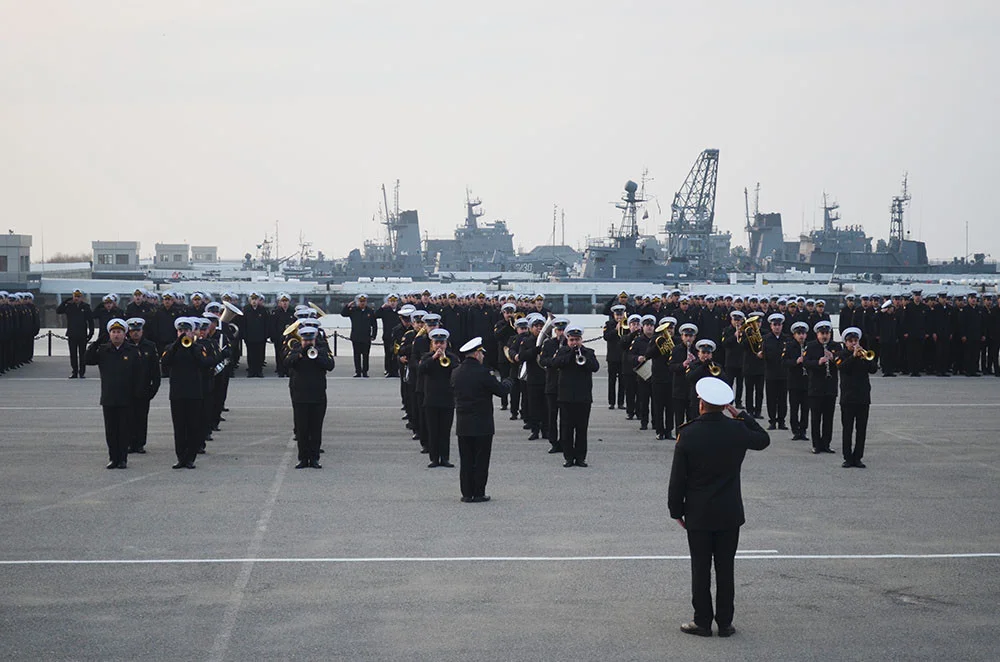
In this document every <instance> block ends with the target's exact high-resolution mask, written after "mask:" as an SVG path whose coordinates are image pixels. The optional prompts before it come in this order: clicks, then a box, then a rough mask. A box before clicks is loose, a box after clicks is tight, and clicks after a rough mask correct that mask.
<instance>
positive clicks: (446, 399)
mask: <svg viewBox="0 0 1000 662" xmlns="http://www.w3.org/2000/svg"><path fill="white" fill-rule="evenodd" d="M445 356H447V357H448V359H449V360H450V361H451V365H449V366H448V367H447V368H445V367H443V366H442V365H441V362H440V361H438V360H437V359H436V358H434V352H425V353H424V355H423V356H422V357H421V359H420V374H421V375H422V376H423V379H424V406H425V407H443V408H446V409H451V408H453V407H454V406H455V394H454V392H452V390H451V373H453V372H455V370H457V369H458V366H459V364H460V361H461V360H460V359H459V358H458V354H455V353H454V352H450V351H447V350H445Z"/></svg>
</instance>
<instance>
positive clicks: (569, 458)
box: [550, 325, 601, 467]
mask: <svg viewBox="0 0 1000 662" xmlns="http://www.w3.org/2000/svg"><path fill="white" fill-rule="evenodd" d="M552 368H553V369H555V370H557V371H558V389H559V392H558V395H557V399H558V401H559V418H560V422H561V428H562V430H561V432H560V434H559V443H560V446H559V447H560V448H561V449H562V452H563V459H564V460H565V462H564V463H563V466H564V467H572V466H577V467H586V466H587V429H588V427H589V425H590V409H591V405H592V403H593V401H594V392H593V391H594V385H593V374H594V373H595V372H597V371H598V370H600V369H601V364H600V363H599V362H598V360H597V355H596V354H595V353H594V350H592V349H590V348H589V347H584V345H583V329H582V328H581V327H579V326H575V325H574V326H567V327H566V342H565V344H560V346H559V349H558V350H557V351H556V354H555V357H554V358H553V359H552ZM550 434H552V435H553V436H554V435H555V433H554V432H550Z"/></svg>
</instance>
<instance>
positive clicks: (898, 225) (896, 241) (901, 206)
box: [889, 172, 910, 252]
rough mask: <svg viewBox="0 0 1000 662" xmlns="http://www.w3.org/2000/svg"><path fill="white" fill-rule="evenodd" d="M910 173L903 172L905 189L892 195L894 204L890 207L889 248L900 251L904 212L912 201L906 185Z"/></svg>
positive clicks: (902, 237)
mask: <svg viewBox="0 0 1000 662" xmlns="http://www.w3.org/2000/svg"><path fill="white" fill-rule="evenodd" d="M907 178H908V173H905V172H904V173H903V190H902V192H901V193H900V194H899V195H894V196H892V206H891V207H889V250H890V251H892V252H899V251H900V250H901V249H902V247H903V239H904V234H903V213H904V212H905V211H906V207H907V203H908V202H909V201H910V192H909V189H908V188H907V185H906V180H907Z"/></svg>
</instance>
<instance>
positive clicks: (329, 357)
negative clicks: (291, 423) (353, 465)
mask: <svg viewBox="0 0 1000 662" xmlns="http://www.w3.org/2000/svg"><path fill="white" fill-rule="evenodd" d="M317 334H318V331H317V330H316V328H315V327H302V328H300V329H299V337H300V338H302V343H301V345H300V346H299V347H297V348H296V349H293V350H291V351H289V352H288V354H287V355H286V356H285V369H286V370H288V377H289V382H288V384H289V390H290V391H291V396H292V416H293V417H294V419H295V432H296V439H297V440H298V445H299V463H298V464H296V465H295V468H296V469H305V468H306V467H312V468H313V469H322V468H323V467H322V465H321V464H320V463H319V449H320V446H321V444H322V442H323V419H324V418H325V417H326V373H328V372H330V371H331V370H333V365H334V362H333V354H332V353H331V352H330V346H329V345H327V344H326V343H322V344H317V342H316V336H317Z"/></svg>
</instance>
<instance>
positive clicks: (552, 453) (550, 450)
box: [549, 446, 562, 455]
mask: <svg viewBox="0 0 1000 662" xmlns="http://www.w3.org/2000/svg"><path fill="white" fill-rule="evenodd" d="M556 453H562V449H561V448H559V447H558V446H553V447H552V448H550V449H549V455H554V454H556Z"/></svg>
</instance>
